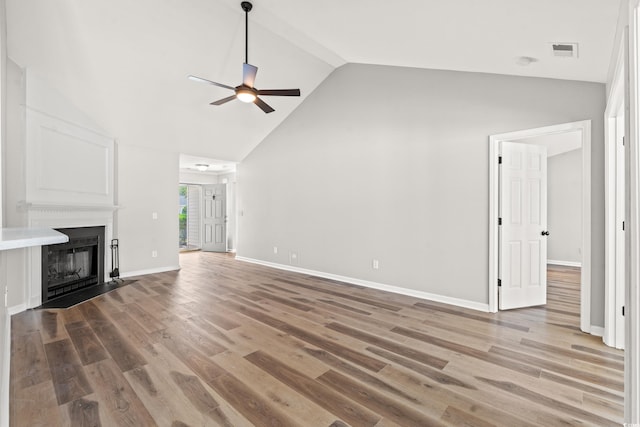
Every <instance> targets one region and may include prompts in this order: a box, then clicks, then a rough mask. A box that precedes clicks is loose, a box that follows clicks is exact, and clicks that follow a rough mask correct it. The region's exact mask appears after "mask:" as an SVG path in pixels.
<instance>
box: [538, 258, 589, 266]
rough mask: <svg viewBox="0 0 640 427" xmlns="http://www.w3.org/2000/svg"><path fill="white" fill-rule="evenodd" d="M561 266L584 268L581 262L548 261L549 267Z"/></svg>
mask: <svg viewBox="0 0 640 427" xmlns="http://www.w3.org/2000/svg"><path fill="white" fill-rule="evenodd" d="M549 264H550V265H561V266H563V267H582V263H581V262H580V261H561V260H557V259H548V260H547V265H549Z"/></svg>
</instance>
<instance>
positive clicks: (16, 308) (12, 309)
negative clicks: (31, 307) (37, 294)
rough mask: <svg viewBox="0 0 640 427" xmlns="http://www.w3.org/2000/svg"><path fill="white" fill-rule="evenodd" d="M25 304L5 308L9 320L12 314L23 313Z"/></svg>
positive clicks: (25, 307)
mask: <svg viewBox="0 0 640 427" xmlns="http://www.w3.org/2000/svg"><path fill="white" fill-rule="evenodd" d="M27 308H28V307H27V304H26V303H22V304H18V305H12V306H11V307H7V315H8V316H9V318H11V316H13V315H14V314H18V313H22V312H23V311H27Z"/></svg>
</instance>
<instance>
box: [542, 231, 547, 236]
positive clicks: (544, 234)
mask: <svg viewBox="0 0 640 427" xmlns="http://www.w3.org/2000/svg"><path fill="white" fill-rule="evenodd" d="M540 234H542V235H543V236H548V235H549V232H548V231H543V232H542V233H540Z"/></svg>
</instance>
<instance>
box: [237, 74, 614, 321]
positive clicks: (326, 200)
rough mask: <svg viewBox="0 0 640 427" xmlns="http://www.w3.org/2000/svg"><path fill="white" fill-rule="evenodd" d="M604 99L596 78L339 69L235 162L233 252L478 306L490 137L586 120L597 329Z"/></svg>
mask: <svg viewBox="0 0 640 427" xmlns="http://www.w3.org/2000/svg"><path fill="white" fill-rule="evenodd" d="M604 95H605V87H604V85H603V84H596V83H585V82H572V81H561V80H551V79H536V78H525V77H512V76H503V75H491V74H479V73H463V72H450V71H436V70H420V69H409V68H401V67H385V66H371V65H358V64H348V65H345V66H343V67H341V68H339V69H337V70H336V71H335V72H334V73H333V74H332V75H330V76H329V77H328V78H327V79H326V80H325V81H324V82H323V84H322V85H321V86H320V87H319V88H318V89H317V90H316V91H315V92H314V93H313V94H312V95H311V96H310V97H309V98H308V99H307V100H306V101H305V102H304V103H303V104H302V105H301V106H300V108H298V109H297V110H296V111H295V112H294V113H293V114H292V115H291V116H290V117H289V119H288V120H287V121H285V122H284V123H283V124H282V125H281V126H279V127H278V128H277V129H276V130H275V131H274V132H272V133H271V134H270V135H269V137H267V138H266V139H265V140H264V141H263V142H262V143H261V144H260V145H259V146H258V147H257V148H256V149H255V150H254V151H253V152H252V153H251V154H250V155H249V156H248V157H247V158H246V159H245V160H244V161H243V162H242V163H241V164H240V167H239V172H238V176H239V191H240V194H239V200H238V210H239V212H243V214H244V215H243V216H240V217H239V221H240V226H239V228H240V231H241V235H240V242H239V243H240V244H239V247H238V254H239V255H240V256H244V257H247V258H253V259H258V260H262V261H268V262H274V263H281V264H288V263H289V260H288V253H289V251H295V252H297V253H298V255H299V257H298V264H299V267H303V268H307V269H313V270H318V271H323V272H329V273H333V274H338V275H342V276H347V277H352V278H356V279H361V280H367V281H372V282H378V283H383V284H389V285H394V286H400V287H403V288H406V289H409V290H417V291H422V292H427V293H432V294H437V295H442V296H447V297H453V298H459V299H462V300H467V301H471V302H475V303H480V304H487V303H488V284H487V277H488V261H487V260H488V246H489V242H488V230H487V224H488V211H489V207H488V197H489V196H488V193H489V189H488V181H489V180H488V173H489V172H488V170H489V167H488V150H489V149H488V138H489V135H492V134H499V133H505V132H509V131H516V130H522V129H531V128H536V127H542V126H548V125H552V124H559V123H565V122H572V121H578V120H587V119H590V120H592V135H593V141H592V153H591V154H592V159H593V164H592V174H593V176H592V185H593V193H592V201H593V209H592V221H593V225H592V248H593V255H592V256H593V270H592V277H593V285H592V298H591V300H592V301H594V305H593V306H592V314H591V317H592V323H593V324H594V325H602V324H603V315H604V314H603V307H601V304H602V301H603V300H604V299H603V292H604V289H603V288H602V283H603V277H604V276H603V275H604V271H603V259H604V245H603V228H604V224H603V222H604V217H603V216H604V213H603V198H604V193H603V191H604V190H603V132H604V131H603V113H604ZM273 246H278V247H279V252H278V254H274V253H273ZM373 258H376V259H378V260H379V261H380V269H379V270H373V269H372V268H371V264H372V259H373Z"/></svg>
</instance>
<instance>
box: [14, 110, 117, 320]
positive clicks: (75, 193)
mask: <svg viewBox="0 0 640 427" xmlns="http://www.w3.org/2000/svg"><path fill="white" fill-rule="evenodd" d="M25 110H26V114H25V116H26V117H25V118H26V123H25V124H26V126H25V128H26V133H25V148H26V150H25V158H24V160H25V177H24V178H25V184H26V188H25V190H26V191H25V199H24V200H23V201H21V202H19V203H18V210H19V211H21V212H22V214H23V215H25V217H26V224H27V226H28V227H50V228H75V227H95V226H103V227H105V239H104V244H105V247H104V258H105V259H104V262H105V264H104V266H105V268H104V271H105V277H104V279H105V281H109V280H110V276H109V273H110V272H111V247H110V245H111V240H112V239H113V233H114V230H113V223H114V211H115V210H116V209H117V207H116V206H115V204H114V199H115V197H114V195H115V192H114V148H115V147H114V145H115V143H114V140H113V138H110V137H107V136H105V135H103V134H102V133H101V132H100V131H96V130H94V129H91V128H89V127H87V126H86V125H85V124H84V123H83V124H78V123H75V122H72V121H69V120H64V119H61V118H58V117H55V116H53V115H51V114H48V113H45V112H42V111H39V110H37V109H35V108H31V107H30V106H28V105H27V106H26V108H25ZM26 264H27V265H26V279H27V284H28V285H27V289H26V305H27V307H26V308H33V307H38V306H40V305H41V304H42V250H41V248H39V247H35V248H29V249H28V254H27V260H26Z"/></svg>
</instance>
